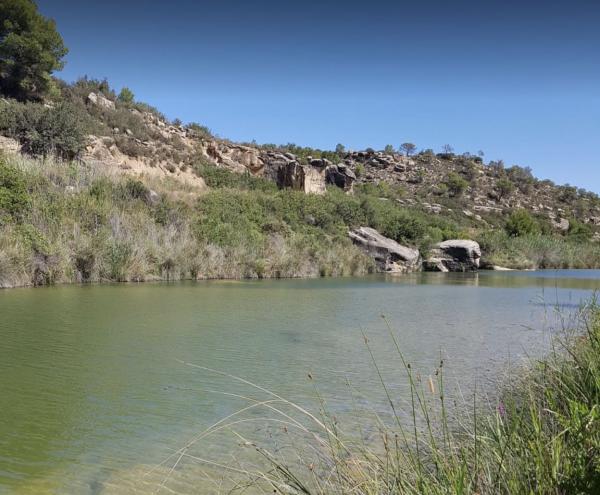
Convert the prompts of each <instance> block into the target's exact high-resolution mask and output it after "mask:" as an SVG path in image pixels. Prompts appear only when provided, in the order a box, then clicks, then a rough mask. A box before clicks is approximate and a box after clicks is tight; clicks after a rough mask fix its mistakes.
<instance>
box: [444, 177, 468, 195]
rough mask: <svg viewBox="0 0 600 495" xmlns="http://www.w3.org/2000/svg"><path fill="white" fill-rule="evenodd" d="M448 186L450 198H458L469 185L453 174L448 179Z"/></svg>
mask: <svg viewBox="0 0 600 495" xmlns="http://www.w3.org/2000/svg"><path fill="white" fill-rule="evenodd" d="M446 186H448V192H449V193H450V196H452V197H457V196H461V195H462V194H463V193H464V192H465V190H466V189H467V187H468V186H469V183H468V182H467V181H466V180H465V179H463V178H462V177H461V176H460V175H458V174H457V173H456V172H451V173H450V174H448V178H447V179H446Z"/></svg>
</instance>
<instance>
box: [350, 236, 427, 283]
mask: <svg viewBox="0 0 600 495" xmlns="http://www.w3.org/2000/svg"><path fill="white" fill-rule="evenodd" d="M348 235H349V236H350V238H351V239H352V241H353V242H354V243H355V244H356V245H357V246H359V247H361V248H362V249H363V250H364V251H365V252H366V253H367V254H368V255H370V256H371V257H373V259H374V260H375V262H376V264H377V269H378V270H379V271H381V272H388V273H408V272H415V271H419V270H420V269H421V255H420V253H419V251H418V250H417V249H413V248H409V247H406V246H402V245H401V244H398V243H397V242H396V241H394V240H393V239H389V238H388V237H385V236H383V235H381V234H380V233H379V232H377V231H376V230H375V229H372V228H370V227H359V228H356V229H353V230H351V231H350V232H348Z"/></svg>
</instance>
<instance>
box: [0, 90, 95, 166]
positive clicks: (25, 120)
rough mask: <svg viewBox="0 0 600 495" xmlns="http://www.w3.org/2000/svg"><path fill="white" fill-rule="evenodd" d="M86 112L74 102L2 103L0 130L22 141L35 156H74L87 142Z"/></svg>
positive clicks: (0, 108)
mask: <svg viewBox="0 0 600 495" xmlns="http://www.w3.org/2000/svg"><path fill="white" fill-rule="evenodd" d="M85 119H86V116H85V115H83V114H82V112H81V109H79V108H77V107H76V106H75V105H73V104H71V103H68V102H63V103H60V104H58V105H57V106H56V107H50V108H48V107H45V106H43V105H41V104H37V103H27V104H21V103H17V102H14V101H13V102H2V103H0V130H1V131H2V133H3V134H6V135H8V136H11V137H14V138H15V139H17V140H18V141H19V143H20V144H21V146H22V149H23V151H24V152H25V153H28V154H30V155H32V156H48V155H52V154H54V155H57V156H59V157H61V158H64V159H73V158H75V157H76V156H77V155H78V154H79V153H80V152H81V151H82V150H83V148H84V146H85V134H86V123H85Z"/></svg>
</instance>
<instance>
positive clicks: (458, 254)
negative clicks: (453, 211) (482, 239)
mask: <svg viewBox="0 0 600 495" xmlns="http://www.w3.org/2000/svg"><path fill="white" fill-rule="evenodd" d="M480 259H481V249H480V247H479V244H478V243H477V242H475V241H470V240H464V239H453V240H449V241H444V242H440V243H439V244H436V245H435V246H434V248H433V249H432V250H431V252H430V254H429V257H428V258H427V260H426V261H425V262H424V263H423V266H424V268H425V269H426V270H429V271H439V272H474V271H477V270H478V269H479V261H480Z"/></svg>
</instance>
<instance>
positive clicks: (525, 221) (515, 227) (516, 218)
mask: <svg viewBox="0 0 600 495" xmlns="http://www.w3.org/2000/svg"><path fill="white" fill-rule="evenodd" d="M505 229H506V233H507V234H508V235H510V236H512V237H520V236H523V235H528V234H539V232H540V226H539V224H538V222H537V221H536V220H535V218H533V217H532V216H531V214H530V213H529V212H528V211H527V210H515V211H513V212H512V213H511V214H510V217H509V218H508V221H507V222H506V226H505Z"/></svg>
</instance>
